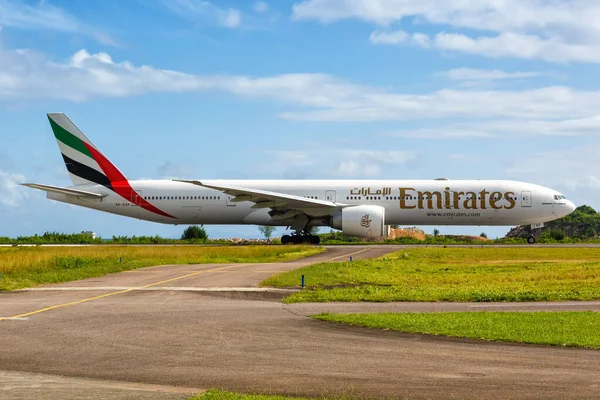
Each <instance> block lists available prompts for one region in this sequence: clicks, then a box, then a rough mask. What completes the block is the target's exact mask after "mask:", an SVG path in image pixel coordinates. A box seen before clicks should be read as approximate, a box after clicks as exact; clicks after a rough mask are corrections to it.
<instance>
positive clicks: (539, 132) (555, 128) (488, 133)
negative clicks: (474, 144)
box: [386, 114, 600, 139]
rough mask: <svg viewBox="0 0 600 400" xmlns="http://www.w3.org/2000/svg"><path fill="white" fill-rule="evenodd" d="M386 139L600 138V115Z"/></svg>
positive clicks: (450, 127) (467, 126)
mask: <svg viewBox="0 0 600 400" xmlns="http://www.w3.org/2000/svg"><path fill="white" fill-rule="evenodd" d="M386 136H394V137H403V138H413V139H433V138H435V139H457V138H494V137H527V136H573V137H575V136H600V114H598V115H592V116H589V117H585V118H576V119H563V120H551V119H549V120H521V119H514V120H488V121H483V122H470V123H452V124H445V125H443V126H440V127H435V128H421V129H412V130H411V129H407V130H401V131H396V132H389V133H387V134H386Z"/></svg>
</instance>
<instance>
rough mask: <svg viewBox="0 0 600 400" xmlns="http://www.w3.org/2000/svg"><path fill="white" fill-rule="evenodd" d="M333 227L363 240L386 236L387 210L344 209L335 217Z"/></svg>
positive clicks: (374, 207)
mask: <svg viewBox="0 0 600 400" xmlns="http://www.w3.org/2000/svg"><path fill="white" fill-rule="evenodd" d="M331 227H332V228H335V229H339V230H341V231H342V232H344V233H345V234H347V235H350V236H358V237H363V238H379V237H382V236H386V234H387V232H386V226H385V208H383V207H381V206H354V207H345V208H342V209H341V210H340V211H338V212H337V213H336V214H334V215H333V218H332V219H331Z"/></svg>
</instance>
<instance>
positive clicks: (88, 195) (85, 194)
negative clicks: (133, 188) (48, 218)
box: [21, 183, 108, 199]
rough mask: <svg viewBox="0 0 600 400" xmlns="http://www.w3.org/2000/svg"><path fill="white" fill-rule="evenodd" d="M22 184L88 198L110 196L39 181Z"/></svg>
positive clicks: (46, 190)
mask: <svg viewBox="0 0 600 400" xmlns="http://www.w3.org/2000/svg"><path fill="white" fill-rule="evenodd" d="M21 185H23V186H27V187H30V188H34V189H39V190H43V191H45V192H52V193H60V194H66V195H70V196H77V197H84V198H88V199H101V198H103V197H106V196H108V195H106V194H100V193H94V192H88V191H86V190H79V189H71V188H62V187H58V186H50V185H40V184H39V183H21Z"/></svg>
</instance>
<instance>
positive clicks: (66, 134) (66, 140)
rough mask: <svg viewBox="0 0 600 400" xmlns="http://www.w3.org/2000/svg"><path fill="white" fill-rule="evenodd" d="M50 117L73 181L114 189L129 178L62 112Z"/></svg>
mask: <svg viewBox="0 0 600 400" xmlns="http://www.w3.org/2000/svg"><path fill="white" fill-rule="evenodd" d="M48 120H49V121H50V126H51V127H52V131H53V132H54V136H55V137H56V141H57V142H58V147H59V149H60V152H61V153H62V157H63V160H64V161H65V165H66V167H67V170H68V171H69V176H70V177H71V181H72V182H73V185H89V184H99V185H103V186H106V187H107V188H109V189H113V187H114V186H115V185H118V183H119V182H127V178H126V177H125V175H123V173H122V172H121V171H119V169H118V168H117V167H116V166H115V165H114V164H113V163H111V162H110V161H109V159H108V158H107V157H106V156H105V155H104V154H102V152H101V151H100V150H99V149H98V148H97V147H96V145H94V143H92V141H91V140H90V139H89V138H88V137H87V136H85V135H84V133H83V132H81V131H80V130H79V128H77V126H75V124H74V123H73V122H71V120H70V119H69V118H68V117H67V116H66V115H65V114H63V113H49V114H48Z"/></svg>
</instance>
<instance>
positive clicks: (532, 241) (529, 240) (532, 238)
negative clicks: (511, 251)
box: [527, 236, 535, 244]
mask: <svg viewBox="0 0 600 400" xmlns="http://www.w3.org/2000/svg"><path fill="white" fill-rule="evenodd" d="M527 243H529V244H534V243H535V238H534V237H533V236H529V237H528V238H527Z"/></svg>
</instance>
